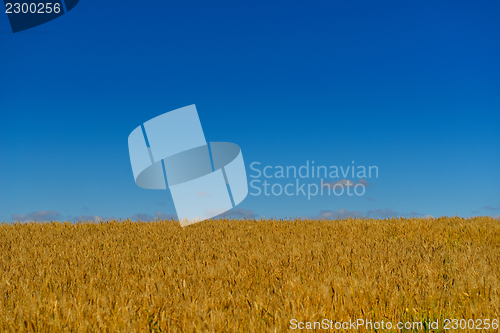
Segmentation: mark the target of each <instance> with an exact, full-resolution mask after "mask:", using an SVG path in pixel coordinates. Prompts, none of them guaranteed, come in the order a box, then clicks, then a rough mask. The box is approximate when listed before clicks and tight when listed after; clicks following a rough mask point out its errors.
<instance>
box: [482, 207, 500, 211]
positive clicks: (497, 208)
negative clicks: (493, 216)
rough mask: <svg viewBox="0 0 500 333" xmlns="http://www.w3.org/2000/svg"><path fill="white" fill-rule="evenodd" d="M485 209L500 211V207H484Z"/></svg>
mask: <svg viewBox="0 0 500 333" xmlns="http://www.w3.org/2000/svg"><path fill="white" fill-rule="evenodd" d="M483 209H488V210H499V209H500V206H495V207H493V206H484V207H483Z"/></svg>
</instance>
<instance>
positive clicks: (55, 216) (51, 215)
mask: <svg viewBox="0 0 500 333" xmlns="http://www.w3.org/2000/svg"><path fill="white" fill-rule="evenodd" d="M61 217H62V216H61V214H60V213H59V212H56V211H55V210H39V211H36V212H32V213H28V214H26V215H24V214H12V220H14V221H16V222H17V221H20V222H33V221H35V220H36V221H57V220H59V219H61Z"/></svg>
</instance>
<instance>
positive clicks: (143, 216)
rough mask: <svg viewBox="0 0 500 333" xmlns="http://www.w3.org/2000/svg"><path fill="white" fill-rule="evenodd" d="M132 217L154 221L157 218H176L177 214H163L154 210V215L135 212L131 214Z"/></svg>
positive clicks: (137, 219) (138, 219)
mask: <svg viewBox="0 0 500 333" xmlns="http://www.w3.org/2000/svg"><path fill="white" fill-rule="evenodd" d="M132 219H133V220H136V221H154V220H156V219H159V220H177V215H174V214H165V213H162V212H156V213H155V214H154V215H151V214H144V213H137V214H135V215H132Z"/></svg>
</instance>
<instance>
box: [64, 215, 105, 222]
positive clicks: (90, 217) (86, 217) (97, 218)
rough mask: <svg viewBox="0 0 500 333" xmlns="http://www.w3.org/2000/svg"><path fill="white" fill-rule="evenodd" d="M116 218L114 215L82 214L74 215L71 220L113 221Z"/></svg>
mask: <svg viewBox="0 0 500 333" xmlns="http://www.w3.org/2000/svg"><path fill="white" fill-rule="evenodd" d="M114 219H115V218H114V217H113V216H110V217H104V216H99V215H80V216H73V217H72V218H71V220H73V221H96V222H103V221H111V220H114Z"/></svg>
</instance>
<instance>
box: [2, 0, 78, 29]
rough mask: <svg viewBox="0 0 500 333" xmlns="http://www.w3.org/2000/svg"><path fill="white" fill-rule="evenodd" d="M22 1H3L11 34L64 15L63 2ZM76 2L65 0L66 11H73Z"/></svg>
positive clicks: (76, 0) (75, 0) (56, 0)
mask: <svg viewBox="0 0 500 333" xmlns="http://www.w3.org/2000/svg"><path fill="white" fill-rule="evenodd" d="M22 1H23V0H16V2H14V1H12V0H3V2H4V4H5V13H6V14H7V16H8V17H9V21H10V26H11V28H12V32H14V33H16V32H19V31H23V30H26V29H30V28H33V27H36V26H39V25H41V24H44V23H47V22H49V21H52V20H53V19H56V18H58V17H59V16H62V15H64V6H63V3H62V1H63V0H50V1H53V2H41V1H39V0H38V1H37V2H32V1H31V2H22ZM77 3H78V0H66V1H65V5H66V10H67V11H70V10H71V9H73V8H74V7H75V6H76V4H77Z"/></svg>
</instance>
